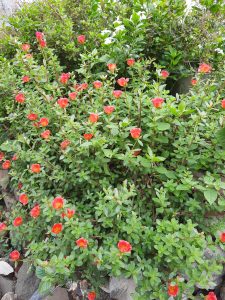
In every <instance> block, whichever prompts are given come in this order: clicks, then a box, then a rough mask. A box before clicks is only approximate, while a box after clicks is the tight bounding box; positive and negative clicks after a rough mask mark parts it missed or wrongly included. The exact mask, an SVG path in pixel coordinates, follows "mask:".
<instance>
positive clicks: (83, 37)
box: [77, 35, 86, 44]
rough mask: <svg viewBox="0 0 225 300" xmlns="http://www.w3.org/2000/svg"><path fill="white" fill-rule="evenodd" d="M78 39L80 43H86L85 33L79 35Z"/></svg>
mask: <svg viewBox="0 0 225 300" xmlns="http://www.w3.org/2000/svg"><path fill="white" fill-rule="evenodd" d="M77 41H78V43H79V44H84V43H85V41H86V37H85V35H78V37H77Z"/></svg>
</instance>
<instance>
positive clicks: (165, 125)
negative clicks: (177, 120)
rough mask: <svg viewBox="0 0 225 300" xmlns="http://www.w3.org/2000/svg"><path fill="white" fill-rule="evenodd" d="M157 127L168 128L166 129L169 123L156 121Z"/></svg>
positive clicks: (159, 128)
mask: <svg viewBox="0 0 225 300" xmlns="http://www.w3.org/2000/svg"><path fill="white" fill-rule="evenodd" d="M157 128H158V130H160V131H164V130H168V129H170V124H169V123H163V122H159V123H157Z"/></svg>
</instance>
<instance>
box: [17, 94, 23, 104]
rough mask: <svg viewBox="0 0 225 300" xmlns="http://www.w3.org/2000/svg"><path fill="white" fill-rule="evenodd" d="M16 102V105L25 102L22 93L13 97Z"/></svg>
mask: <svg viewBox="0 0 225 300" xmlns="http://www.w3.org/2000/svg"><path fill="white" fill-rule="evenodd" d="M15 99H16V102H18V103H24V102H25V95H24V94H23V93H19V94H17V95H16V97H15Z"/></svg>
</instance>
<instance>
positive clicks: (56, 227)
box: [52, 223, 63, 234]
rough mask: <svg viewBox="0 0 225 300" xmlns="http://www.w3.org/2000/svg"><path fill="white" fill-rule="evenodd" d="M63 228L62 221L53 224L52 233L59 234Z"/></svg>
mask: <svg viewBox="0 0 225 300" xmlns="http://www.w3.org/2000/svg"><path fill="white" fill-rule="evenodd" d="M62 230H63V226H62V223H56V224H54V225H53V226H52V233H55V234H59V233H60V232H61V231H62Z"/></svg>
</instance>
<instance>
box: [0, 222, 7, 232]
mask: <svg viewBox="0 0 225 300" xmlns="http://www.w3.org/2000/svg"><path fill="white" fill-rule="evenodd" d="M6 229H7V225H6V224H5V223H0V232H2V231H4V230H6Z"/></svg>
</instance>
